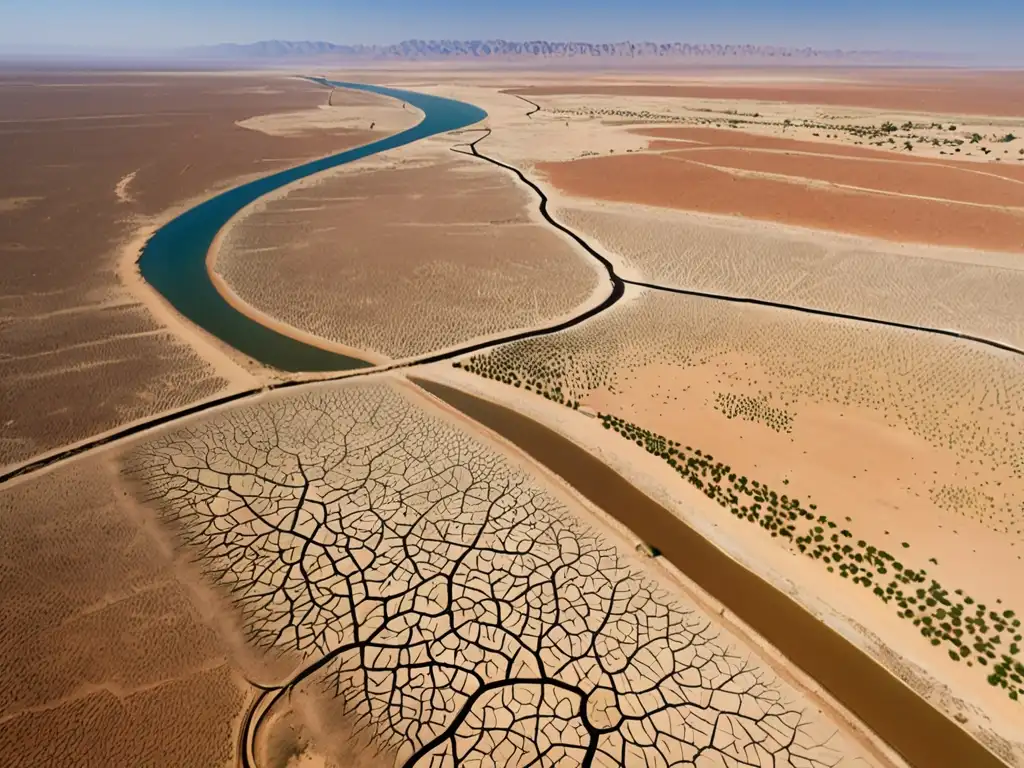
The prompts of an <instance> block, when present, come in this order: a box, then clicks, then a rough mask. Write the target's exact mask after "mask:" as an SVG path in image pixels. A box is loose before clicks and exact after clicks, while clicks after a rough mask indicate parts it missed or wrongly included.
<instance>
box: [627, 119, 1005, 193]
mask: <svg viewBox="0 0 1024 768" xmlns="http://www.w3.org/2000/svg"><path fill="white" fill-rule="evenodd" d="M630 133H635V134H637V135H638V136H651V137H654V138H655V140H654V141H652V142H650V143H649V144H648V145H647V148H648V149H650V150H672V149H687V148H689V147H690V146H692V145H693V144H699V145H709V146H715V147H739V148H744V149H746V148H750V149H774V150H783V151H790V152H813V153H815V154H823V155H842V156H843V157H863V158H868V159H880V160H899V161H900V162H901V163H927V164H929V165H936V164H938V165H945V166H948V167H950V168H963V169H966V170H973V171H984V172H985V173H988V174H992V175H994V176H1002V177H1003V178H1006V179H1020V180H1022V181H1024V166H1022V165H1008V164H1003V163H972V162H969V161H966V160H964V161H956V160H947V159H946V158H942V157H938V158H936V157H921V156H918V155H912V154H909V153H907V152H890V151H887V150H883V149H869V148H868V147H857V146H850V145H849V144H830V143H826V142H824V141H801V140H800V139H787V138H784V137H781V136H764V135H761V134H756V133H745V132H743V131H740V130H736V129H725V128H635V129H632V130H631V131H630ZM682 142H686V143H685V144H684V143H682Z"/></svg>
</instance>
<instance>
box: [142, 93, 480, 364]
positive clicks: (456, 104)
mask: <svg viewBox="0 0 1024 768" xmlns="http://www.w3.org/2000/svg"><path fill="white" fill-rule="evenodd" d="M311 79H313V80H314V81H315V82H318V83H320V84H321V85H324V86H327V87H338V88H351V89H355V90H360V91H368V92H370V93H377V94H380V95H382V96H389V97H391V98H393V99H399V100H401V101H405V102H407V103H409V104H411V105H412V106H414V107H417V108H418V109H420V110H421V111H422V112H423V114H424V118H423V120H421V121H420V122H419V123H418V124H416V125H415V126H413V127H412V128H409V129H407V130H405V131H401V132H400V133H396V134H394V135H392V136H388V137H386V138H383V139H380V140H379V141H374V142H372V143H370V144H366V145H363V146H361V147H356V148H355V149H350V150H348V151H345V152H339V153H338V154H335V155H331V156H329V157H325V158H321V159H319V160H313V161H311V162H308V163H305V164H303V165H299V166H296V167H294V168H289V169H287V170H284V171H279V172H278V173H274V174H271V175H270V176H265V177H263V178H260V179H256V180H255V181H251V182H249V183H248V184H242V185H241V186H238V187H235V188H234V189H230V190H228V191H226V192H222V193H221V194H219V195H217V196H215V197H212V198H210V199H209V200H207V201H205V202H203V203H200V204H199V205H197V206H196V207H194V208H191V209H189V210H188V211H186V212H185V213H183V214H181V215H180V216H178V217H177V218H175V219H173V220H171V221H170V222H168V223H167V224H165V225H164V226H163V227H161V228H160V229H158V230H157V231H156V232H155V233H154V234H153V236H152V237H151V238H150V239H149V241H148V242H147V243H146V245H145V247H144V248H143V250H142V255H141V256H140V257H139V269H140V271H141V273H142V277H143V279H144V280H145V281H146V282H147V283H149V284H150V285H151V286H153V288H155V289H156V290H157V291H158V292H159V293H160V294H161V295H162V296H163V297H164V298H165V299H166V300H167V301H168V302H170V304H171V306H173V307H174V309H176V310H177V311H178V312H179V313H181V314H182V315H184V316H185V317H187V318H188V319H189V320H191V321H192V322H193V323H195V324H196V325H198V326H199V327H200V328H202V329H203V330H205V331H207V332H208V333H210V334H212V335H213V336H216V337H217V338H218V339H220V340H221V341H222V342H224V343H226V344H228V345H230V346H231V347H234V348H235V349H237V350H238V351H239V352H241V353H242V354H244V355H247V356H248V357H250V358H252V359H254V360H256V361H257V362H260V363H263V364H264V365H268V366H271V367H273V368H278V369H280V370H283V371H293V372H295V371H346V370H352V369H355V368H363V367H367V366H368V365H369V363H367V362H365V361H363V360H359V359H357V358H354V357H349V356H347V355H342V354H339V353H337V352H331V351H329V350H326V349H321V348H320V347H315V346H312V345H310V344H306V343H304V342H301V341H298V340H297V339H293V338H291V337H290V336H286V335H284V334H282V333H278V332H277V331H274V330H272V329H270V328H268V327H266V326H265V325H262V324H260V323H259V322H257V321H256V320H253V319H251V318H249V317H247V316H246V315H244V314H242V313H241V312H239V311H238V310H237V309H235V308H234V307H232V306H231V304H229V303H228V302H227V301H226V300H225V299H224V297H223V296H221V294H220V293H219V292H218V291H217V289H216V288H215V287H214V285H213V282H212V281H211V280H210V275H209V273H208V271H207V267H206V258H207V254H208V253H209V250H210V247H211V245H212V244H213V241H214V239H215V238H216V237H217V233H218V232H220V230H221V229H223V228H224V226H225V225H226V224H227V223H228V221H230V220H231V218H232V217H233V216H234V215H235V214H237V213H238V212H239V211H241V210H242V209H243V208H245V206H247V205H249V204H250V203H252V202H254V201H256V200H258V199H259V198H261V197H263V196H264V195H266V194H268V193H270V192H273V191H275V190H277V189H280V188H281V187H284V186H285V185H287V184H291V183H293V182H296V181H299V180H300V179H304V178H306V177H308V176H312V175H313V174H315V173H320V172H321V171H326V170H329V169H331V168H337V167H338V166H340V165H345V164H346V163H351V162H353V161H355V160H360V159H362V158H364V157H369V156H370V155H375V154H377V153H379V152H385V151H387V150H389V149H395V148H396V147H401V146H404V145H406V144H410V143H412V142H414V141H418V140H420V139H425V138H427V137H429V136H435V135H437V134H439V133H446V132H448V131H454V130H458V129H459V128H465V127H466V126H469V125H473V124H474V123H478V122H480V121H481V120H483V119H484V118H486V117H487V113H486V112H484V110H482V109H480V108H479V107H475V106H473V105H472V104H465V103H463V102H461V101H455V100H453V99H445V98H441V97H440V96H430V95H428V94H423V93H415V92H413V91H403V90H398V89H395V88H385V87H382V86H377V85H365V84H362V83H342V82H335V81H331V80H324V79H323V78H311ZM338 290H341V291H343V290H345V287H344V286H338Z"/></svg>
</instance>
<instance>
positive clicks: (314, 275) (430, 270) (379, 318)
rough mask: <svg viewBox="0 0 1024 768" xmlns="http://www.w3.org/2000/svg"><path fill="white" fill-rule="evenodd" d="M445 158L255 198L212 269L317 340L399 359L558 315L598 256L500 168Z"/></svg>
mask: <svg viewBox="0 0 1024 768" xmlns="http://www.w3.org/2000/svg"><path fill="white" fill-rule="evenodd" d="M449 157H452V158H453V159H447V158H445V159H442V160H435V161H433V162H426V164H424V163H423V162H419V163H410V164H403V162H402V161H395V162H394V163H393V164H392V167H390V168H384V169H378V170H373V169H372V168H373V166H369V167H368V168H367V169H365V170H364V168H365V166H363V165H362V164H358V163H357V164H355V165H353V166H350V167H347V168H345V169H343V170H341V171H339V172H337V173H333V174H330V175H328V176H325V177H321V178H320V179H317V180H312V181H311V183H308V184H302V185H299V186H298V187H295V188H292V189H291V190H287V191H286V192H285V193H284V194H282V195H277V196H275V197H274V198H273V199H271V200H265V201H261V202H258V203H257V204H256V205H254V206H253V207H252V208H250V209H249V210H248V211H246V212H245V213H243V214H242V215H241V216H240V217H238V218H237V219H236V220H235V221H234V222H232V224H231V225H229V228H228V229H227V230H226V232H225V234H224V236H223V238H222V239H221V241H220V249H219V251H218V252H217V254H216V257H215V261H214V265H213V269H214V270H215V272H216V273H217V275H219V276H220V277H222V278H223V279H224V281H225V282H226V283H227V285H228V287H229V289H230V290H231V291H232V292H233V293H234V294H236V295H237V296H238V297H239V299H240V300H241V301H242V302H244V303H245V304H248V305H250V306H251V307H254V308H256V309H257V310H259V311H261V312H263V313H266V314H268V315H270V316H271V317H273V318H275V319H277V320H279V321H281V322H283V323H285V324H287V325H290V326H292V327H295V328H298V329H300V330H301V331H304V332H306V333H310V334H313V335H315V336H316V337H319V338H321V339H324V340H328V341H331V342H336V343H339V344H343V345H346V346H348V347H354V348H356V349H357V350H365V351H368V352H370V353H372V354H373V355H374V356H375V357H381V356H383V357H386V358H401V357H409V356H412V355H416V354H422V353H424V352H428V351H431V350H436V349H442V348H445V347H449V346H453V345H456V344H459V343H462V342H466V341H468V340H470V339H474V338H479V337H485V336H489V335H492V334H496V333H499V332H502V331H509V330H512V329H516V328H520V327H529V326H532V325H536V324H538V323H544V322H548V321H550V320H552V319H553V318H557V317H561V316H563V315H566V314H567V313H569V312H570V311H572V310H573V309H574V308H576V307H578V306H579V305H581V304H583V303H585V302H586V301H587V300H588V298H590V296H591V294H592V293H593V292H594V291H595V290H596V289H597V288H598V287H599V276H598V274H597V272H596V269H595V267H594V264H593V263H592V260H590V259H589V258H588V257H587V256H586V255H585V254H581V253H579V252H578V250H577V249H576V248H574V247H573V246H572V245H570V243H569V242H568V241H567V240H566V239H564V238H563V237H561V236H559V235H558V234H557V233H555V232H553V231H552V230H551V229H550V227H548V226H547V225H546V224H544V223H543V222H540V221H538V220H537V218H536V217H535V215H534V213H533V209H534V208H535V206H536V198H535V197H534V196H533V195H532V194H531V193H529V192H527V191H526V190H524V189H522V188H521V187H520V186H518V185H517V184H516V183H515V182H514V181H513V179H512V177H511V176H510V175H509V174H508V173H507V172H505V171H503V170H501V169H498V168H495V167H494V166H490V165H488V164H485V163H482V162H480V161H478V160H470V159H463V158H458V157H457V156H452V155H451V154H450V153H449Z"/></svg>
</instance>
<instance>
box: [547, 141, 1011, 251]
mask: <svg viewBox="0 0 1024 768" xmlns="http://www.w3.org/2000/svg"><path fill="white" fill-rule="evenodd" d="M704 154H705V153H704V152H701V153H693V154H692V155H691V154H689V153H671V154H669V155H652V154H634V155H632V156H629V157H626V156H608V157H597V158H586V159H583V160H577V161H574V162H571V163H557V164H555V163H539V164H538V165H537V170H538V171H539V172H540V173H542V174H544V175H545V176H546V178H547V179H548V181H549V182H550V183H551V184H552V185H553V186H555V187H557V188H558V189H559V190H561V191H563V192H564V193H566V194H569V195H573V196H577V197H592V198H598V199H601V200H611V201H614V202H628V203H638V204H641V205H654V206H663V207H669V208H681V209H685V210H692V211H700V212H703V213H716V214H725V215H733V216H744V217H749V218H754V219H759V220H762V221H776V222H780V223H784V224H794V225H798V226H805V227H812V228H817V229H828V230H833V231H839V232H849V233H853V234H859V235H865V236H868V237H880V238H884V239H887V240H896V241H904V242H917V243H932V244H937V245H952V246H965V247H977V248H987V249H991V250H1004V251H1014V252H1024V210H1022V209H1012V210H1011V209H997V208H982V207H977V206H966V205H958V204H956V203H950V202H944V201H937V200H929V199H923V198H920V197H910V196H895V195H888V194H879V193H876V192H873V191H869V190H868V189H865V190H864V191H861V190H856V191H855V190H852V189H849V188H841V187H836V186H834V185H831V184H816V183H812V182H811V181H808V180H804V179H800V178H789V177H787V178H785V179H783V178H782V177H780V176H774V177H771V178H767V177H764V176H762V175H755V174H747V173H741V172H735V171H730V170H728V169H726V168H721V167H716V166H714V165H710V164H704V163H703V162H702V158H703V156H704ZM691 158H693V159H691ZM743 159H744V163H746V164H752V163H753V162H754V161H752V160H751V159H750V157H748V156H744V158H743ZM789 159H790V158H785V159H784V162H785V161H788V160H789ZM833 162H835V161H833ZM765 164H766V163H762V165H765ZM811 165H812V170H811V173H813V174H814V175H820V174H822V173H823V169H822V168H821V166H820V165H819V160H818V159H817V158H815V159H814V160H813V161H811ZM775 167H778V166H775ZM797 167H800V166H799V163H797ZM950 173H953V172H952V171H950ZM908 175H909V174H908ZM879 176H880V177H882V178H884V173H880V174H879ZM901 183H903V182H901ZM950 183H952V182H950ZM1007 183H1009V182H1007ZM903 184H904V186H906V183H903ZM937 191H941V190H937Z"/></svg>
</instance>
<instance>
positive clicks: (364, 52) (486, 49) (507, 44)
mask: <svg viewBox="0 0 1024 768" xmlns="http://www.w3.org/2000/svg"><path fill="white" fill-rule="evenodd" d="M180 53H181V54H182V55H183V56H186V57H188V58H200V59H218V60H234V61H253V62H257V61H282V60H295V59H303V60H320V61H345V60H347V61H445V60H469V61H473V60H480V61H487V60H491V61H524V62H526V61H530V60H538V59H547V60H569V61H571V60H575V61H602V60H616V61H625V60H641V61H652V62H653V61H657V60H665V61H667V60H693V59H699V60H724V61H730V60H746V59H749V60H763V59H775V60H791V61H793V62H794V63H796V62H800V61H807V62H825V61H836V62H850V63H854V62H858V63H874V62H877V63H883V62H884V63H892V62H900V61H905V62H919V61H924V60H927V61H937V60H949V59H950V57H947V56H943V55H941V54H930V53H915V52H908V51H842V50H818V49H815V48H780V47H776V46H770V45H719V44H707V45H701V44H691V43H647V42H640V43H634V42H629V41H626V42H621V43H560V42H549V41H547V40H533V41H529V42H520V43H517V42H511V41H509V40H406V41H404V42H401V43H396V44H394V45H337V44H335V43H325V42H310V41H304V42H291V41H286V40H264V41H261V42H258V43H249V44H237V43H224V44H221V45H212V46H203V47H198V48H188V49H185V50H182V51H180Z"/></svg>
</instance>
